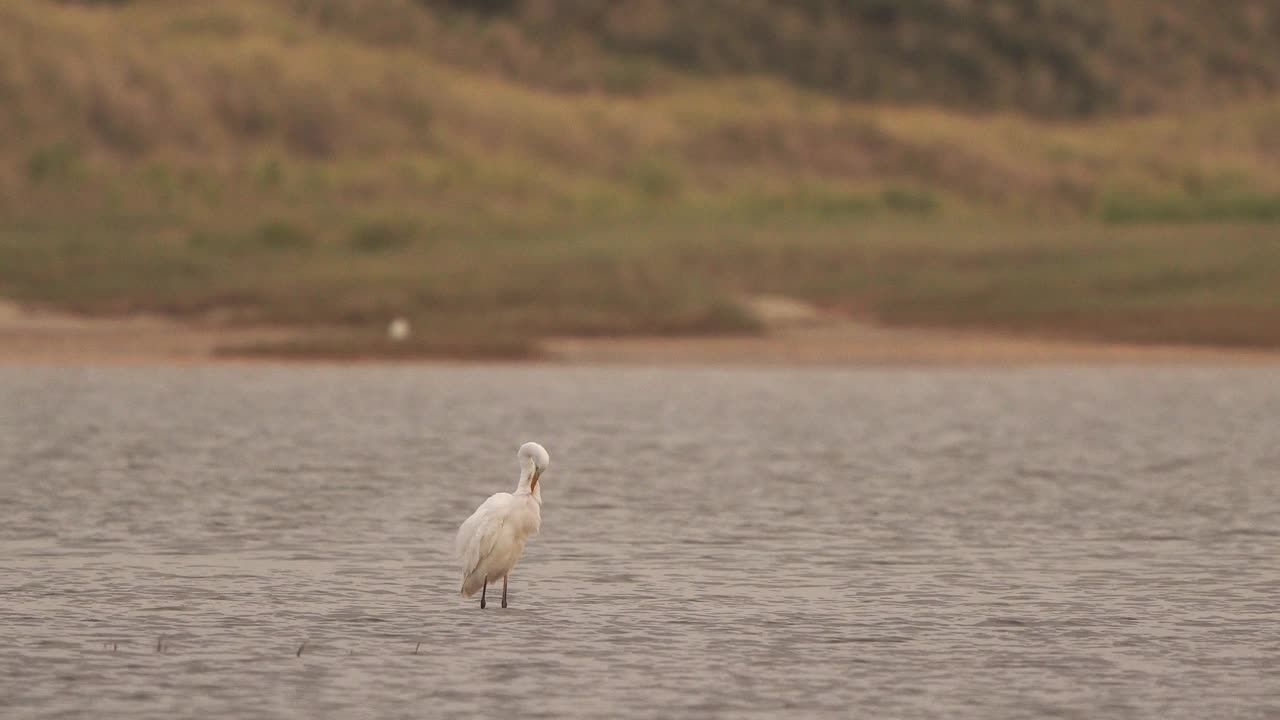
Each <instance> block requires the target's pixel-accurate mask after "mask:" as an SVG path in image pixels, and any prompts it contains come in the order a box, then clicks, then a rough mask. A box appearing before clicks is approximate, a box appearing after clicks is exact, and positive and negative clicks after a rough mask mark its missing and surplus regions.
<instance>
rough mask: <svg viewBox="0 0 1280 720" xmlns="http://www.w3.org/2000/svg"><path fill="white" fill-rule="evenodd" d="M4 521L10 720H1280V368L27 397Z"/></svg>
mask: <svg viewBox="0 0 1280 720" xmlns="http://www.w3.org/2000/svg"><path fill="white" fill-rule="evenodd" d="M529 439H536V440H539V441H541V442H542V443H543V444H544V445H546V446H547V448H548V450H550V452H551V457H552V464H551V469H550V470H549V471H548V472H547V474H546V475H545V476H544V477H543V481H542V486H543V492H544V503H545V504H544V508H543V526H542V535H541V537H539V538H537V539H536V540H534V541H533V542H532V543H531V544H530V546H529V549H528V552H527V553H526V555H525V559H524V561H523V562H522V563H521V565H520V567H519V568H518V570H517V572H516V573H515V574H514V575H513V576H512V585H511V602H512V607H511V608H510V609H508V610H501V609H496V608H495V607H494V606H490V609H488V610H485V611H483V612H482V611H480V610H479V609H478V607H477V604H476V602H475V601H474V600H473V601H464V600H462V599H461V598H460V597H459V596H458V595H457V586H458V575H457V572H456V571H455V570H454V568H453V566H452V561H451V558H450V555H449V552H450V547H451V543H452V537H453V533H454V531H455V529H456V528H457V526H458V524H459V523H460V522H461V521H462V520H463V519H464V518H465V517H466V516H467V515H468V514H469V513H470V512H471V510H472V509H473V508H474V507H475V506H476V505H477V504H479V503H480V502H481V501H482V500H484V498H485V497H486V496H488V495H489V494H490V493H493V492H497V491H500V490H510V489H512V488H513V487H514V485H515V480H516V473H517V469H516V463H515V457H514V456H515V451H516V448H517V447H518V446H519V444H520V443H521V442H523V441H525V440H529ZM0 520H2V522H0V638H2V639H3V643H4V644H3V651H2V652H0V708H2V709H3V716H4V717H5V718H22V717H93V718H98V719H101V718H117V717H121V718H123V717H128V718H178V717H273V716H274V717H298V718H326V717H463V716H471V715H482V714H483V715H486V716H489V717H510V718H533V717H646V718H647V717H714V716H721V717H735V718H736V717H772V716H779V715H782V714H784V713H790V714H791V715H792V716H803V717H832V718H837V717H839V718H843V717H884V718H894V717H898V718H917V717H918V718H931V717H976V718H1006V717H1010V718H1011V717H1080V718H1101V717H1112V718H1124V717H1151V718H1157V717H1158V718H1208V717H1214V718H1227V717H1238V718H1275V717H1280V614H1278V613H1280V611H1278V608H1280V372H1277V371H1276V370H1272V369H1236V370H1223V369H1145V370H1144V369H1139V368H1129V369H1034V370H1000V371H996V370H992V371H979V370H913V369H883V370H870V369H863V370H841V371H836V370H831V371H826V370H821V371H820V370H803V371H802V370H796V371H789V370H734V371H712V370H639V369H635V370H628V369H570V368H548V367H533V368H503V367H486V368H412V367H399V368H372V367H370V368H356V369H342V368H283V367H282V368H271V367H261V368H234V367H231V368H199V369H191V368H187V369H110V370H80V369H65V368H64V369H18V368H9V369H3V370H0ZM304 641H305V647H302V649H301V655H299V654H298V652H299V648H300V646H302V644H303V643H304ZM158 647H159V651H158V650H157V648H158Z"/></svg>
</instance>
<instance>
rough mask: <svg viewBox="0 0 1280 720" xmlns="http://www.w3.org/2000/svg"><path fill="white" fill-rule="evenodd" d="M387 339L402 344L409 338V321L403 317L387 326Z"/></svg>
mask: <svg viewBox="0 0 1280 720" xmlns="http://www.w3.org/2000/svg"><path fill="white" fill-rule="evenodd" d="M387 337H389V338H391V339H392V340H393V341H395V342H402V341H404V340H407V339H408V338H409V321H408V320H405V319H404V318H402V317H398V318H396V319H394V320H392V321H391V324H390V325H388V326H387Z"/></svg>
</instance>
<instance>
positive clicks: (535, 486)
mask: <svg viewBox="0 0 1280 720" xmlns="http://www.w3.org/2000/svg"><path fill="white" fill-rule="evenodd" d="M540 477H542V470H541V469H539V468H534V469H533V481H532V482H530V483H529V492H533V491H534V490H537V489H538V478H540Z"/></svg>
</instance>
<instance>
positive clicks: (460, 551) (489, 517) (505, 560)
mask: <svg viewBox="0 0 1280 720" xmlns="http://www.w3.org/2000/svg"><path fill="white" fill-rule="evenodd" d="M516 459H517V460H519V462H520V483H519V484H518V485H516V491H515V493H514V494H512V493H497V494H495V495H490V496H489V499H488V500H485V501H484V502H483V503H482V504H481V505H480V507H478V508H476V511H475V512H474V513H472V514H471V517H469V518H467V519H466V520H465V521H464V522H463V523H462V526H461V527H459V528H458V538H457V540H456V542H455V545H454V549H455V552H456V553H457V555H458V562H459V564H460V565H461V566H462V596H463V597H471V596H472V595H474V594H475V593H476V591H477V590H479V591H480V607H481V609H483V608H484V606H485V599H484V596H485V592H486V591H487V590H488V589H489V581H490V580H492V581H493V582H497V581H498V578H502V607H506V606H507V576H508V575H509V574H511V570H512V569H513V568H515V566H516V563H517V562H519V561H520V556H521V555H523V554H524V546H525V543H527V542H528V541H529V538H531V537H534V536H536V535H537V534H538V528H539V527H540V526H541V525H542V490H541V488H539V487H538V479H539V478H541V477H542V473H543V472H544V471H545V470H546V469H547V466H548V465H550V464H551V457H550V456H549V455H547V451H546V449H545V448H543V447H542V446H541V445H539V444H538V443H536V442H530V443H525V444H524V445H521V446H520V452H518V453H516Z"/></svg>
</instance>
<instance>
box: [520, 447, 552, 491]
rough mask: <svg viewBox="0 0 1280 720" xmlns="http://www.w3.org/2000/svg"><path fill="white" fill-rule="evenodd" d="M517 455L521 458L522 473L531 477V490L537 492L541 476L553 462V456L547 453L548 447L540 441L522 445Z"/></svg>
mask: <svg viewBox="0 0 1280 720" xmlns="http://www.w3.org/2000/svg"><path fill="white" fill-rule="evenodd" d="M516 457H517V458H519V460H520V472H521V475H523V476H524V477H526V478H528V479H529V492H535V491H536V490H537V489H538V480H539V478H541V477H542V473H543V472H544V471H545V470H546V469H547V466H548V465H550V464H551V456H550V455H548V454H547V449H546V448H544V447H542V446H541V445H539V444H538V443H536V442H528V443H525V444H524V445H521V446H520V452H519V453H518V454H517V455H516Z"/></svg>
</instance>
